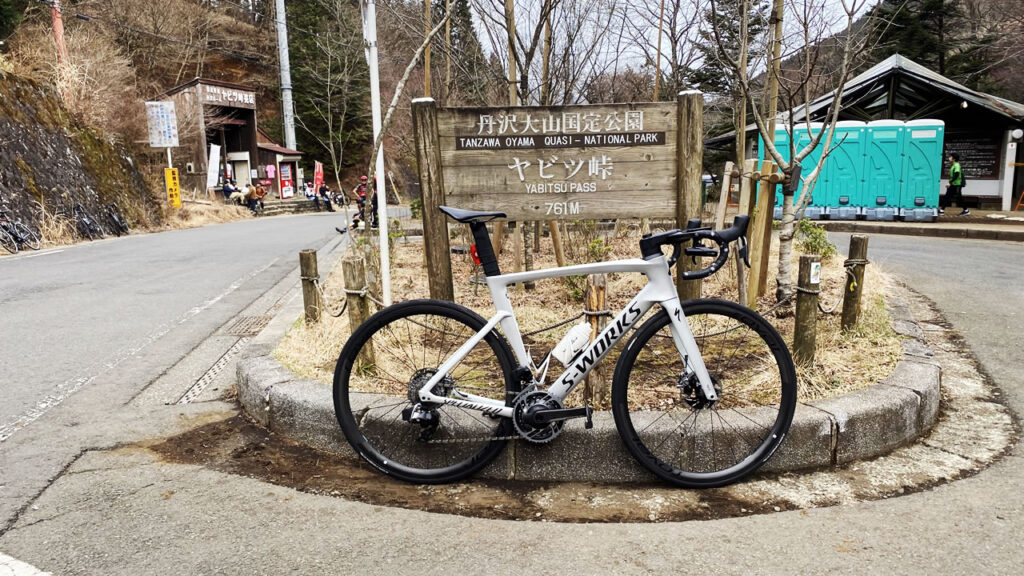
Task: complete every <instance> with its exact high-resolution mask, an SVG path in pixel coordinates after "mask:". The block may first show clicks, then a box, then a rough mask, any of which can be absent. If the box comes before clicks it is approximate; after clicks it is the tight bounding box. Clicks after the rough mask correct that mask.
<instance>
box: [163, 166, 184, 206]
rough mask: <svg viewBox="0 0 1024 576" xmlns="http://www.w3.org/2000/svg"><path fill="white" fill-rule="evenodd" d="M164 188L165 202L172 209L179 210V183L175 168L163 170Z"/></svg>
mask: <svg viewBox="0 0 1024 576" xmlns="http://www.w3.org/2000/svg"><path fill="white" fill-rule="evenodd" d="M164 186H165V187H166V188H167V201H168V202H170V203H171V206H172V207H174V208H181V182H180V181H179V180H178V169H177V168H164Z"/></svg>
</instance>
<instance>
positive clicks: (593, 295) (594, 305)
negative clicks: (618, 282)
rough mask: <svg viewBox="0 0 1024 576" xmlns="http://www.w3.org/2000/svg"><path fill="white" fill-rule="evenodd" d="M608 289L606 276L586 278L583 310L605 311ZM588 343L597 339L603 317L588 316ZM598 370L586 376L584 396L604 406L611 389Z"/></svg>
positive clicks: (605, 320) (606, 322)
mask: <svg viewBox="0 0 1024 576" xmlns="http://www.w3.org/2000/svg"><path fill="white" fill-rule="evenodd" d="M607 287H608V276H607V275H605V274H591V275H590V276H587V293H586V297H585V298H584V308H583V309H584V310H586V311H587V312H601V311H603V310H604V309H605V294H606V292H607ZM588 320H590V341H591V342H593V341H594V340H596V339H597V335H598V334H600V333H601V330H604V327H605V325H606V324H608V319H607V318H606V317H605V316H597V315H590V316H588ZM599 370H600V369H599V368H594V370H592V371H591V372H590V374H589V375H588V376H587V379H586V381H585V383H584V389H583V390H584V395H585V397H586V398H593V399H594V401H595V403H596V404H598V405H600V406H605V402H606V401H607V400H608V399H609V398H610V397H611V388H610V387H609V385H608V379H607V378H605V377H604V374H602V373H601V372H600V371H599Z"/></svg>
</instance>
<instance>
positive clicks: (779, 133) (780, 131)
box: [757, 124, 789, 220]
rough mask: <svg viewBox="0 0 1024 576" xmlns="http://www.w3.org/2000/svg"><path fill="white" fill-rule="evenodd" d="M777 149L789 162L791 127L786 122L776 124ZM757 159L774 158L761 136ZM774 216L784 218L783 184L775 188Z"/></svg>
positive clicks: (758, 139) (758, 140)
mask: <svg viewBox="0 0 1024 576" xmlns="http://www.w3.org/2000/svg"><path fill="white" fill-rule="evenodd" d="M775 149H776V150H778V151H779V155H780V156H782V159H783V160H785V161H786V162H789V127H788V126H786V125H785V124H779V125H776V126H775ZM757 159H758V161H759V162H763V161H765V160H772V157H771V154H769V153H768V151H767V150H766V149H765V146H764V138H763V137H761V136H758V137H757ZM772 217H773V218H774V219H776V220H781V219H782V186H781V185H778V186H776V189H775V209H774V211H773V213H772Z"/></svg>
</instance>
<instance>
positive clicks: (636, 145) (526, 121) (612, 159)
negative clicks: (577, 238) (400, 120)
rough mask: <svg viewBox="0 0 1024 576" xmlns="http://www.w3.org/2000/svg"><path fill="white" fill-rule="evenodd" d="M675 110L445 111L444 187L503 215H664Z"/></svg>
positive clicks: (670, 205)
mask: <svg viewBox="0 0 1024 576" xmlns="http://www.w3.org/2000/svg"><path fill="white" fill-rule="evenodd" d="M677 116H678V110H677V107H676V106H675V105H673V104H670V103H649V104H648V103H644V104H615V105H580V106H565V107H549V108H542V107H523V108H466V109H460V108H452V109H445V110H442V111H441V112H440V113H439V115H438V120H439V128H438V130H439V137H440V145H441V154H442V158H443V159H444V161H443V169H444V184H445V193H446V195H447V197H448V198H449V200H448V201H449V202H451V203H452V204H453V205H459V206H460V207H466V208H475V209H480V210H500V211H502V212H505V213H506V214H508V215H509V218H511V219H525V218H545V219H561V218H572V217H577V218H603V217H613V216H620V215H622V214H632V215H648V214H652V213H669V212H671V211H672V210H674V202H675V198H676V191H677V187H676V182H677V180H676V166H677V160H678V159H677V156H676V136H677V134H676V131H677ZM545 194H547V195H548V196H544V195H545ZM551 195H557V196H554V197H552V196H551Z"/></svg>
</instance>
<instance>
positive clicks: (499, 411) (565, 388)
mask: <svg viewBox="0 0 1024 576" xmlns="http://www.w3.org/2000/svg"><path fill="white" fill-rule="evenodd" d="M615 272H639V273H641V274H644V275H645V276H647V284H646V285H645V286H644V287H643V288H642V289H641V290H640V292H639V293H638V294H637V295H636V296H635V297H634V298H633V299H632V300H631V301H630V302H629V304H627V305H626V307H625V308H624V309H623V310H622V311H621V312H619V314H618V315H617V316H616V317H615V319H614V320H612V321H611V322H609V323H608V326H607V327H606V328H605V329H604V331H602V332H601V333H600V334H599V335H598V336H597V338H596V339H594V341H593V342H592V343H591V344H590V346H588V347H587V348H585V349H584V350H583V351H582V352H580V353H579V354H577V355H576V357H575V358H574V359H573V360H572V363H571V364H570V365H569V366H568V367H567V368H566V369H565V371H564V372H563V373H562V374H561V376H559V377H558V379H557V380H556V381H554V382H553V383H552V385H551V386H550V387H549V388H548V389H547V392H548V393H549V394H550V395H551V396H552V397H554V398H556V399H557V400H558V401H559V402H563V401H564V400H565V398H566V397H567V396H568V395H569V394H571V393H572V391H573V390H574V389H575V388H576V386H578V385H579V384H580V382H582V381H583V379H584V378H586V377H587V374H589V373H590V371H591V370H592V369H593V368H594V366H596V365H597V364H598V363H599V362H600V361H601V360H602V359H603V358H604V357H605V356H606V355H607V354H608V352H609V351H610V350H611V349H612V348H614V347H615V345H616V344H617V343H618V342H619V340H621V339H622V337H623V336H625V335H626V333H627V332H629V331H630V329H631V328H632V327H633V326H635V325H636V324H637V322H639V321H640V319H641V318H643V317H644V316H645V315H646V314H647V312H648V311H649V310H650V309H651V308H652V307H654V305H655V304H659V305H660V306H661V307H662V308H664V309H665V310H666V311H667V312H668V316H669V319H670V321H671V331H672V338H673V340H674V341H675V345H676V349H677V350H678V351H679V354H680V357H681V358H684V359H685V366H687V367H688V369H689V370H692V371H693V373H695V374H696V376H697V379H698V382H699V383H700V385H701V388H702V389H703V392H704V394H705V396H706V397H707V399H708V400H712V401H713V400H717V399H718V395H717V394H716V393H715V388H714V386H713V385H712V382H711V377H710V376H709V375H708V371H707V368H706V367H705V366H704V361H703V359H702V358H701V355H700V350H699V349H698V347H697V341H696V339H695V338H694V336H693V332H692V331H691V330H690V326H689V324H688V323H687V322H686V317H685V315H684V314H683V309H682V306H681V305H680V302H679V294H678V293H677V292H676V287H675V284H674V282H673V280H672V275H671V274H670V273H669V268H668V262H667V260H666V258H665V256H658V257H655V258H652V259H650V260H645V259H639V258H636V259H629V260H614V261H611V262H596V263H593V264H581V265H578V266H567V267H563V268H549V269H546V270H533V271H530V272H516V273H512V274H501V275H497V276H488V277H487V287H488V289H489V290H490V292H491V299H492V300H493V302H494V307H495V314H494V316H492V317H491V319H490V320H489V321H488V322H487V324H486V325H485V326H484V327H483V328H482V329H481V330H480V331H479V332H477V333H476V334H474V335H473V336H472V337H470V338H469V340H467V341H466V343H465V344H463V345H462V346H460V347H459V349H458V350H456V351H455V353H454V354H452V355H451V356H450V357H449V358H448V359H447V360H445V362H444V363H443V364H441V366H439V367H438V370H437V373H436V374H434V376H433V377H431V378H430V380H428V381H427V382H426V384H424V386H423V387H422V388H421V389H420V391H419V398H420V401H421V402H429V403H432V404H452V405H455V406H458V407H461V408H468V409H472V410H479V411H481V412H483V413H484V414H488V415H492V416H502V417H506V418H511V417H512V411H513V408H512V407H511V406H506V405H505V404H504V403H503V402H501V401H498V400H494V399H491V398H484V397H481V396H477V395H474V394H467V393H464V392H461V391H459V390H457V389H456V390H453V391H452V394H453V396H451V397H448V396H438V395H435V394H433V393H432V392H431V390H433V388H434V386H435V385H437V383H438V382H440V381H441V379H442V378H444V377H445V375H447V374H448V373H449V372H450V371H451V370H452V369H454V368H455V366H457V365H458V364H459V362H461V361H462V359H463V358H464V357H465V356H466V354H468V353H469V351H470V350H472V349H473V347H474V346H476V345H477V344H478V343H479V342H480V341H481V340H483V339H484V338H485V337H486V336H487V335H488V334H489V333H490V332H491V330H493V329H494V328H495V327H496V326H499V325H500V326H501V329H502V332H504V335H505V338H506V340H507V341H508V343H509V345H510V346H511V347H512V351H513V353H514V354H515V356H516V360H517V362H518V363H519V365H520V366H526V367H528V368H529V369H530V371H531V373H532V374H533V375H534V378H535V379H536V374H537V371H538V369H539V368H538V367H537V366H535V365H534V362H533V359H532V358H531V357H530V355H529V354H528V353H527V351H526V346H525V345H524V344H523V338H522V335H521V333H520V331H519V324H518V322H517V321H516V317H515V314H514V313H513V310H512V303H511V301H510V300H509V297H508V287H509V286H511V285H513V284H517V283H520V282H530V281H534V280H543V279H547V278H561V277H564V276H573V275H589V274H609V273H615ZM549 361H550V357H549V358H548V360H546V361H545V362H544V363H543V364H542V365H546V364H547V363H548V362H549ZM545 372H546V370H545Z"/></svg>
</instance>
